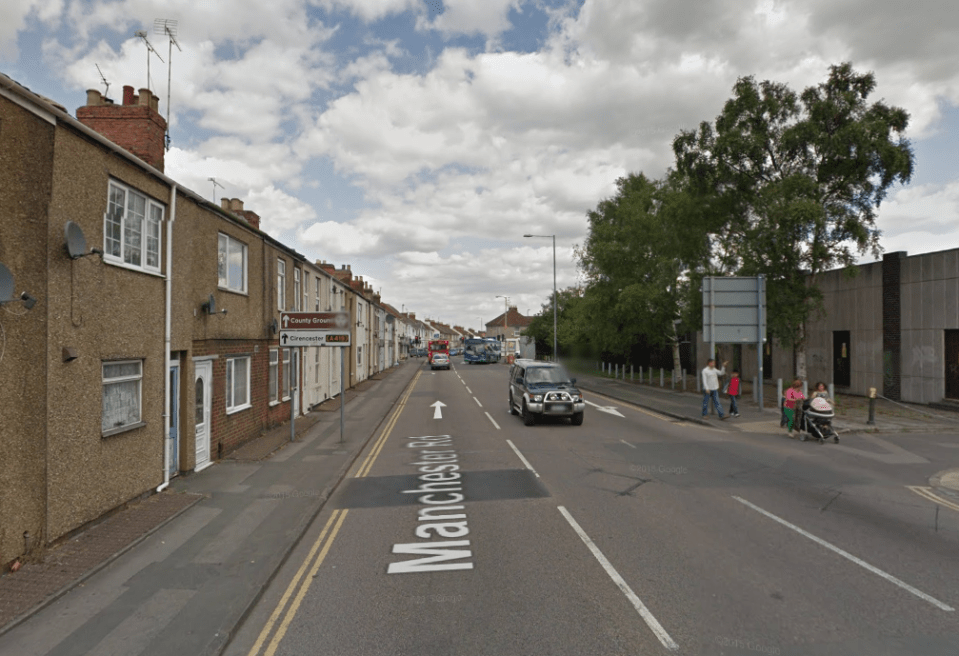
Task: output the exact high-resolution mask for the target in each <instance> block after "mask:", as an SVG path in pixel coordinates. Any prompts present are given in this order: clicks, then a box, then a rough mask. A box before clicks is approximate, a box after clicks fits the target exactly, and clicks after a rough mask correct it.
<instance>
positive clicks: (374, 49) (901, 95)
mask: <svg viewBox="0 0 959 656" xmlns="http://www.w3.org/2000/svg"><path fill="white" fill-rule="evenodd" d="M156 19H164V20H166V21H171V23H168V24H171V25H172V24H173V23H172V21H175V29H176V41H177V43H178V45H179V49H177V48H176V47H172V46H171V45H170V43H169V39H168V37H167V36H166V35H164V34H155V33H154V32H155V20H156ZM140 30H143V31H146V33H147V36H146V39H147V40H148V41H149V42H150V44H151V45H152V46H153V48H154V49H155V50H156V53H157V54H155V55H153V54H150V53H149V51H148V50H147V46H146V44H145V43H144V40H143V39H142V38H140V37H137V36H136V32H137V31H140ZM171 47H172V50H171ZM161 58H162V60H163V61H160V59H161ZM148 60H149V80H148V70H147V69H148ZM843 61H849V62H852V64H853V66H854V68H855V69H856V70H858V71H872V72H873V73H874V74H875V76H876V80H877V88H876V90H875V92H874V93H873V95H872V96H871V97H870V99H869V100H870V101H871V102H872V101H876V100H880V99H882V100H885V101H886V102H887V103H890V104H893V105H896V106H900V107H903V108H905V109H906V110H907V111H908V112H909V114H910V117H911V118H910V126H909V130H908V132H907V136H908V138H909V139H910V140H911V141H912V143H913V147H914V152H915V162H916V170H915V174H914V176H913V178H912V181H911V182H910V183H909V184H908V185H907V186H897V187H895V188H893V189H892V190H891V191H890V193H889V196H888V197H887V199H886V200H885V201H884V202H883V204H882V205H881V207H880V208H879V213H878V226H879V228H880V229H881V230H882V232H883V237H882V245H883V248H884V249H885V250H886V251H887V252H891V251H898V250H904V251H907V252H909V254H917V253H923V252H930V251H936V250H943V249H948V248H956V247H959V157H957V153H959V66H956V61H959V12H957V11H956V10H955V7H954V4H953V0H925V1H924V2H921V3H902V2H900V1H899V0H805V1H803V2H793V1H779V0H758V1H756V2H750V1H749V0H696V1H695V2H689V1H682V0H645V1H640V0H571V1H565V0H273V1H272V2H270V3H263V2H261V1H259V0H257V1H254V0H218V1H217V2H215V3H213V2H210V3H206V2H195V1H192V0H191V1H187V0H84V1H77V0H4V2H3V3H0V71H2V72H3V73H5V74H7V75H8V76H10V77H11V78H13V79H14V80H16V81H17V82H19V83H20V84H22V85H24V86H26V87H28V88H30V89H31V90H32V91H34V92H36V93H39V94H41V95H44V96H47V97H49V98H51V99H53V100H55V101H57V102H58V103H60V104H62V105H64V106H65V107H67V108H68V110H69V111H70V112H71V113H73V114H74V115H75V111H76V108H77V107H79V106H81V105H83V104H84V103H85V98H86V93H85V92H86V90H87V89H98V90H100V91H104V90H105V88H106V87H105V85H104V83H103V81H102V79H101V72H102V75H103V77H104V78H105V79H106V81H107V82H109V84H110V87H109V96H110V97H111V98H114V99H115V100H118V99H120V98H122V88H123V86H124V85H131V86H133V87H134V88H135V89H138V88H140V87H144V86H147V84H149V86H150V88H151V89H152V90H153V92H154V93H156V94H157V95H158V96H159V97H160V98H161V102H160V111H161V113H162V114H163V115H164V116H169V120H170V122H171V128H170V137H171V147H170V149H169V151H168V152H167V155H166V173H167V174H168V175H169V176H170V177H172V178H174V179H176V180H177V181H179V182H180V183H181V184H183V185H184V186H186V187H188V188H190V189H192V190H194V191H195V192H197V193H199V194H201V195H204V196H206V197H208V198H210V199H211V200H213V199H214V194H215V198H216V199H219V198H221V197H224V196H226V197H230V198H239V199H241V200H243V201H244V203H245V208H246V209H248V210H253V211H254V212H257V213H258V214H259V215H260V216H261V227H262V228H263V229H264V230H265V231H267V232H268V233H270V234H271V235H272V236H274V237H276V238H278V239H280V240H282V241H283V242H284V243H286V244H288V245H290V246H292V247H293V248H295V249H296V250H298V251H299V252H301V253H303V254H304V255H306V256H308V257H310V258H311V259H314V260H317V259H319V260H326V261H328V262H333V263H335V264H337V265H338V266H340V265H343V264H347V263H348V264H350V265H351V268H352V271H353V272H354V274H355V275H362V276H363V277H364V279H365V280H367V281H369V282H370V283H371V284H372V285H373V287H374V289H376V290H378V291H380V293H381V294H382V298H383V301H384V302H387V303H390V304H391V305H393V306H395V307H396V308H398V309H406V310H407V311H413V312H416V313H417V316H418V317H420V318H423V317H427V316H428V317H432V318H434V319H437V320H440V321H443V322H444V323H450V324H459V325H463V326H467V327H470V328H477V327H479V326H480V325H481V324H483V323H486V322H488V321H490V320H492V319H493V317H495V316H496V315H498V314H500V313H502V312H503V311H504V302H505V299H503V298H498V297H509V301H510V304H511V305H515V306H517V308H518V309H519V311H520V312H521V313H524V314H527V313H532V314H535V313H536V312H538V311H539V309H540V307H541V306H542V305H543V304H544V303H546V302H547V301H548V297H549V294H550V293H551V291H552V287H553V250H552V242H551V240H550V239H548V238H530V239H525V238H524V237H523V235H524V234H526V233H531V234H535V235H555V236H556V276H557V285H558V287H559V288H560V289H562V288H564V287H568V286H570V285H573V284H577V283H578V282H579V281H580V277H579V271H578V268H577V264H576V258H575V248H576V246H577V245H579V244H582V243H583V242H584V240H585V238H586V236H587V232H588V222H587V212H588V211H589V210H590V209H593V208H595V207H596V205H597V204H598V203H599V202H601V201H602V200H603V199H605V198H608V197H610V196H612V195H613V194H614V193H615V181H616V179H617V178H619V177H622V176H624V175H626V174H628V173H631V172H632V173H638V172H643V173H645V174H646V175H647V176H649V177H654V178H655V177H659V176H661V175H663V174H664V173H665V172H666V170H667V168H668V167H670V166H671V165H672V163H673V156H672V150H671V142H672V139H673V138H674V137H675V136H676V135H677V134H678V132H679V131H680V130H683V129H694V128H695V127H696V126H697V125H699V123H700V122H702V121H713V120H715V118H716V116H717V115H718V114H719V113H720V111H721V109H722V105H723V103H724V102H725V101H726V100H727V99H728V98H729V97H730V96H731V95H732V87H733V85H734V83H735V82H736V80H737V78H740V77H743V76H747V75H752V76H754V77H755V78H756V79H757V80H766V79H769V80H774V81H777V82H783V83H786V84H788V85H789V86H790V87H791V88H793V89H794V90H796V91H800V90H802V89H803V88H805V87H807V86H810V85H814V84H817V83H819V82H822V81H823V80H825V79H826V77H827V75H828V68H829V66H830V65H831V64H837V63H840V62H843ZM168 64H169V67H168ZM98 67H99V68H98ZM168 76H169V78H170V79H171V81H172V83H171V84H170V85H169V88H168V85H167V78H168ZM168 94H169V97H170V102H169V103H168V102H167V96H168ZM210 178H214V179H215V180H216V181H217V183H218V184H219V185H222V187H219V186H216V185H214V184H213V183H212V182H210ZM870 259H871V258H869V257H866V258H864V259H863V261H869V260H870Z"/></svg>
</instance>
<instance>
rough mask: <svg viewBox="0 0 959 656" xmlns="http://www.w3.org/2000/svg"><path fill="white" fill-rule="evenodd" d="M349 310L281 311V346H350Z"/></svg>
mask: <svg viewBox="0 0 959 656" xmlns="http://www.w3.org/2000/svg"><path fill="white" fill-rule="evenodd" d="M350 335H351V333H350V313H349V312H283V313H282V314H281V315H280V345H281V346H326V345H330V346H350V343H351V340H350Z"/></svg>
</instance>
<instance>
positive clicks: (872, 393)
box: [866, 387, 876, 426]
mask: <svg viewBox="0 0 959 656" xmlns="http://www.w3.org/2000/svg"><path fill="white" fill-rule="evenodd" d="M866 423H867V424H869V425H870V426H875V425H876V388H875V387H870V388H869V421H867V422H866Z"/></svg>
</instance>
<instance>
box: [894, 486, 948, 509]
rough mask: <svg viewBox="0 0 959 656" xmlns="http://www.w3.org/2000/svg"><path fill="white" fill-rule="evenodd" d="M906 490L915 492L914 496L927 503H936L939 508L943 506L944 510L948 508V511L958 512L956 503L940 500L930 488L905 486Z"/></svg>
mask: <svg viewBox="0 0 959 656" xmlns="http://www.w3.org/2000/svg"><path fill="white" fill-rule="evenodd" d="M906 489H907V490H912V491H913V492H915V493H916V494H918V495H919V496H921V497H922V498H924V499H928V500H929V501H932V502H933V503H937V504H939V505H940V506H945V507H946V508H949V509H950V510H955V511H957V512H959V504H956V503H955V502H953V501H948V500H946V499H943V498H942V497H941V496H939V495H938V494H935V493H934V492H933V491H932V488H931V487H923V486H920V485H907V486H906Z"/></svg>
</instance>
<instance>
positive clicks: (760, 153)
mask: <svg viewBox="0 0 959 656" xmlns="http://www.w3.org/2000/svg"><path fill="white" fill-rule="evenodd" d="M875 86H876V82H875V78H874V76H873V74H872V73H858V72H856V71H855V70H853V68H852V65H851V64H849V63H843V64H839V65H835V66H831V67H830V69H829V76H828V79H827V80H826V81H825V82H822V83H820V84H819V85H816V86H813V87H809V88H807V89H806V90H805V91H803V92H802V93H801V94H798V95H797V94H796V93H795V92H793V91H792V90H790V89H789V88H788V87H787V86H786V85H784V84H780V83H775V82H770V81H764V82H762V83H757V82H756V81H755V80H754V79H753V78H752V77H745V78H741V79H739V80H738V81H737V82H736V85H735V86H734V88H733V93H734V96H733V98H731V99H730V100H728V101H727V102H726V104H725V106H724V107H723V111H722V113H721V114H720V115H719V116H718V117H717V118H716V121H715V126H714V125H711V124H709V123H707V122H703V123H702V124H700V126H699V129H698V130H697V131H683V132H681V133H680V134H679V135H678V136H677V137H676V139H675V140H674V142H673V151H674V153H675V156H676V170H677V172H678V173H679V174H680V175H682V176H683V177H684V178H685V180H686V181H687V185H688V188H689V189H691V190H694V191H695V192H696V193H697V195H698V197H699V198H700V199H701V200H702V208H703V211H704V212H706V213H707V214H708V215H709V218H708V219H707V220H706V224H707V225H708V226H709V231H710V235H711V236H710V238H709V248H710V254H711V255H710V258H711V266H712V267H713V268H715V269H718V270H722V271H727V272H730V273H736V274H739V275H755V274H760V273H762V274H765V275H766V277H767V279H768V281H769V287H768V296H767V302H768V304H769V327H770V329H771V330H772V332H774V333H775V334H776V335H777V336H778V337H779V338H780V339H781V340H782V341H784V342H785V343H787V344H790V343H791V344H792V345H793V346H794V347H795V348H796V371H797V373H798V375H800V376H805V375H806V357H805V322H806V319H807V317H808V316H809V315H810V312H812V311H814V310H817V309H821V296H820V294H819V292H818V289H817V287H816V282H817V276H818V275H819V274H820V273H821V272H823V271H825V270H828V269H831V268H835V267H837V266H848V265H852V264H854V263H855V261H856V258H857V254H858V255H861V254H864V253H865V252H867V251H871V252H872V253H874V254H875V255H877V256H878V254H879V252H880V247H879V234H880V232H879V230H878V228H877V227H876V222H875V211H876V209H877V208H878V207H879V205H880V203H881V202H882V200H883V199H884V198H885V196H886V193H887V191H888V189H889V187H890V186H892V185H893V184H894V183H896V182H900V183H906V182H908V181H909V180H910V179H911V177H912V172H913V155H912V148H911V145H910V142H909V141H908V140H907V139H906V138H905V137H904V136H903V135H904V132H905V130H906V127H907V126H908V124H909V115H908V113H907V112H906V111H905V110H903V109H901V108H897V107H890V106H888V105H886V104H885V103H883V102H882V101H879V102H875V103H872V104H868V103H867V98H868V97H869V95H870V94H871V93H872V92H873V91H874V89H875Z"/></svg>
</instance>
